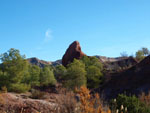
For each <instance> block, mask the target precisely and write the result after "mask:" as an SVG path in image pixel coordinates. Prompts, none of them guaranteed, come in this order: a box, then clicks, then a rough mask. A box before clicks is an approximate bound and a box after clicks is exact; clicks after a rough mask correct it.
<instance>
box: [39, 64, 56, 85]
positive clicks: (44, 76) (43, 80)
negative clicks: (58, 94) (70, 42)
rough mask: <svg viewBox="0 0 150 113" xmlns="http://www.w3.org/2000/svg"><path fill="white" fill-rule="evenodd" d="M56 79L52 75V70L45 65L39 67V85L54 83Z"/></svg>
mask: <svg viewBox="0 0 150 113" xmlns="http://www.w3.org/2000/svg"><path fill="white" fill-rule="evenodd" d="M55 84H56V79H55V77H54V73H53V70H52V69H51V68H50V67H48V66H46V67H44V68H43V69H41V73H40V86H48V85H55Z"/></svg>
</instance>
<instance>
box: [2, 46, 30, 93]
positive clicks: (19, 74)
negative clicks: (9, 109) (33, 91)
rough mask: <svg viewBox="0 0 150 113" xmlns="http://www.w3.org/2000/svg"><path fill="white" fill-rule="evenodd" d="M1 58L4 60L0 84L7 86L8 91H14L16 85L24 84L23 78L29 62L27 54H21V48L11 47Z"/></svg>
mask: <svg viewBox="0 0 150 113" xmlns="http://www.w3.org/2000/svg"><path fill="white" fill-rule="evenodd" d="M0 59H1V61H2V65H1V67H0V68H1V71H2V72H1V73H0V86H1V87H3V86H6V87H7V89H8V91H13V89H15V88H13V87H14V86H19V85H21V86H22V84H21V82H22V79H23V77H24V76H25V74H26V73H25V72H26V71H27V70H28V62H27V60H25V56H24V55H23V56H22V55H20V52H19V50H16V49H14V48H11V49H10V50H9V51H8V52H6V53H4V54H2V55H1V56H0ZM25 89H26V88H25ZM25 89H24V90H25Z"/></svg>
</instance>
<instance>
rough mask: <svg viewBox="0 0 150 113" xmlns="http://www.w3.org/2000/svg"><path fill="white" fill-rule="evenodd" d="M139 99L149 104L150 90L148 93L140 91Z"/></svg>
mask: <svg viewBox="0 0 150 113" xmlns="http://www.w3.org/2000/svg"><path fill="white" fill-rule="evenodd" d="M139 99H140V101H141V102H144V103H145V104H146V106H150V92H149V93H148V94H145V93H144V92H142V93H141V95H139Z"/></svg>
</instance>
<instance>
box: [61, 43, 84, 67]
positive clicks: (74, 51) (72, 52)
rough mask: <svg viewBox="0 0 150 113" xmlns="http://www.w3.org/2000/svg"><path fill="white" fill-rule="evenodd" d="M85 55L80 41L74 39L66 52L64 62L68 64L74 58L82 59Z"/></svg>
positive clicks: (65, 64) (64, 64)
mask: <svg viewBox="0 0 150 113" xmlns="http://www.w3.org/2000/svg"><path fill="white" fill-rule="evenodd" d="M83 56H85V54H84V53H83V52H82V51H81V47H80V43H79V42H78V41H74V42H73V43H72V44H71V45H70V46H69V48H68V49H67V51H66V53H65V54H64V56H63V58H62V64H63V66H67V64H69V63H71V62H73V60H74V58H76V59H81V58H82V57H83Z"/></svg>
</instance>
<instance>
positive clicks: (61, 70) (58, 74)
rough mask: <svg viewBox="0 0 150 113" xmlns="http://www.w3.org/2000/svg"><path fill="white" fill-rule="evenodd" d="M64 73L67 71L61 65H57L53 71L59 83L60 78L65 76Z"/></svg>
mask: <svg viewBox="0 0 150 113" xmlns="http://www.w3.org/2000/svg"><path fill="white" fill-rule="evenodd" d="M66 72H67V70H66V68H65V67H64V66H63V65H57V66H56V67H55V69H54V74H55V77H56V79H57V80H58V81H59V82H61V81H62V78H63V76H65V74H66Z"/></svg>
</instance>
